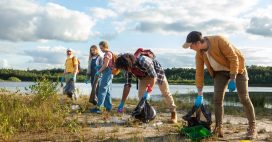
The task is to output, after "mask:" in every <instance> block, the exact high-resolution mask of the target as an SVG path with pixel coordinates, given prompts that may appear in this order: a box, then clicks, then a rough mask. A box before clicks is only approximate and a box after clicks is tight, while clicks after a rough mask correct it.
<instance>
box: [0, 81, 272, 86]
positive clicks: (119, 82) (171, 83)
mask: <svg viewBox="0 0 272 142" xmlns="http://www.w3.org/2000/svg"><path fill="white" fill-rule="evenodd" d="M3 82H17V83H23V82H35V81H23V80H21V81H10V80H0V83H3ZM77 83H85V82H84V81H77ZM113 83H118V84H122V83H124V82H121V81H113ZM168 83H169V85H195V84H194V83H176V82H174V83H173V82H171V81H170V82H168ZM132 84H136V83H135V82H134V83H132ZM206 86H213V84H206ZM248 86H249V87H272V84H265V85H263V84H249V85H248Z"/></svg>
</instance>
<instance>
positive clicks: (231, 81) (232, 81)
mask: <svg viewBox="0 0 272 142" xmlns="http://www.w3.org/2000/svg"><path fill="white" fill-rule="evenodd" d="M228 89H229V92H233V91H234V90H235V89H236V83H235V80H234V79H231V80H230V82H229V84H228Z"/></svg>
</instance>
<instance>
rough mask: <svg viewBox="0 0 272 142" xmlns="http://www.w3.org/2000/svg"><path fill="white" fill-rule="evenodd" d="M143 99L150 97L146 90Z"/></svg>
mask: <svg viewBox="0 0 272 142" xmlns="http://www.w3.org/2000/svg"><path fill="white" fill-rule="evenodd" d="M143 99H145V100H149V99H150V94H149V93H148V92H147V91H146V92H145V93H144V96H143Z"/></svg>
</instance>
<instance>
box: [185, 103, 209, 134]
mask: <svg viewBox="0 0 272 142" xmlns="http://www.w3.org/2000/svg"><path fill="white" fill-rule="evenodd" d="M194 113H195V114H196V116H195V117H192V115H193V114H194ZM201 113H202V114H203V115H204V117H205V119H206V121H202V120H200V115H201ZM182 118H183V119H184V120H186V121H187V122H188V127H192V126H197V125H202V126H204V127H205V128H207V129H208V130H210V131H211V124H212V114H211V113H210V112H209V111H207V109H206V107H205V106H204V105H203V104H202V105H201V106H200V107H199V108H197V107H195V106H194V107H193V108H192V110H191V111H189V112H188V113H187V114H186V115H185V116H183V117H182Z"/></svg>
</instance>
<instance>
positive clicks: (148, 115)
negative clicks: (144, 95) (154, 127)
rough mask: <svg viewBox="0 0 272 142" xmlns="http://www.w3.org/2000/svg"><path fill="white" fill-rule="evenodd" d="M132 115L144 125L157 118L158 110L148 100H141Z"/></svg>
mask: <svg viewBox="0 0 272 142" xmlns="http://www.w3.org/2000/svg"><path fill="white" fill-rule="evenodd" d="M131 115H132V116H133V117H135V118H136V119H138V120H140V121H142V122H144V123H148V122H150V121H151V120H153V119H154V118H155V117H156V110H155V109H154V108H153V107H152V106H151V105H150V104H149V103H148V101H147V100H145V99H141V101H140V102H139V103H138V105H137V106H136V108H135V109H134V111H133V112H132V114H131Z"/></svg>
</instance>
